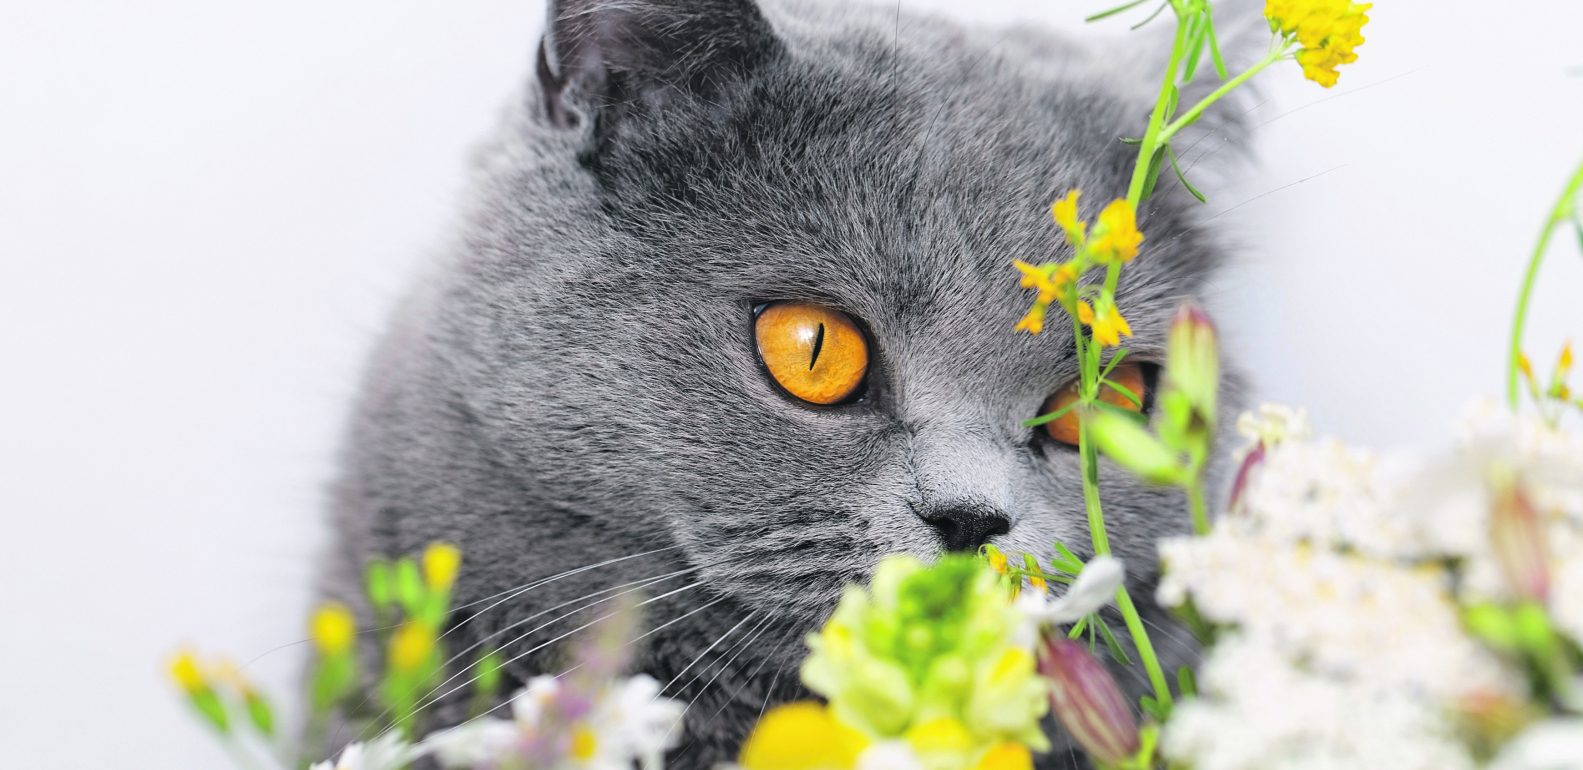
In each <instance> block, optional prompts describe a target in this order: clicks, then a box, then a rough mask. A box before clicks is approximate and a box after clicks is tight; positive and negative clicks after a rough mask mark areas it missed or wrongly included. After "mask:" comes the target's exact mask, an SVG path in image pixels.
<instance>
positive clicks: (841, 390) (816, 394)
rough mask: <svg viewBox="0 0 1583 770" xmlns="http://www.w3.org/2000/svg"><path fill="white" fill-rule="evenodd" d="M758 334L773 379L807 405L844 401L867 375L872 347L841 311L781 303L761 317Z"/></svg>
mask: <svg viewBox="0 0 1583 770" xmlns="http://www.w3.org/2000/svg"><path fill="white" fill-rule="evenodd" d="M754 334H755V335H756V336H757V337H758V346H759V357H760V358H762V359H763V360H764V366H765V367H766V368H768V369H769V371H770V376H772V377H774V378H775V381H776V382H778V383H780V385H781V387H783V388H785V389H786V391H787V392H788V393H791V394H792V395H794V396H796V397H798V398H800V399H802V400H804V401H808V402H810V403H814V404H835V403H839V402H841V401H844V400H846V399H847V398H849V397H850V396H851V395H852V394H853V393H854V392H856V391H857V389H858V386H860V385H862V384H863V376H864V375H865V374H867V373H868V342H867V341H865V340H864V339H863V332H862V330H860V329H858V328H857V324H854V323H852V319H850V318H848V317H847V316H846V314H845V313H842V312H841V311H839V310H832V309H830V308H827V307H821V306H819V305H810V304H806V303H801V302H779V303H776V304H774V305H770V306H769V307H767V308H765V309H764V312H762V313H759V317H758V322H757V323H756V325H755V326H754Z"/></svg>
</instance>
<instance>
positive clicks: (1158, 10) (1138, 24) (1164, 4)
mask: <svg viewBox="0 0 1583 770" xmlns="http://www.w3.org/2000/svg"><path fill="white" fill-rule="evenodd" d="M1168 5H1170V2H1168V1H1167V2H1164V3H1160V7H1159V8H1156V9H1154V13H1151V14H1149V17H1148V18H1146V19H1144V20H1143V21H1140V22H1138V23H1137V24H1134V25H1132V27H1131V29H1138V28H1140V27H1142V26H1143V25H1145V24H1148V23H1149V22H1151V21H1154V17H1156V16H1159V15H1160V12H1161V11H1164V10H1165V8H1166V6H1168Z"/></svg>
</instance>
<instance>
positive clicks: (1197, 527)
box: [1187, 471, 1209, 537]
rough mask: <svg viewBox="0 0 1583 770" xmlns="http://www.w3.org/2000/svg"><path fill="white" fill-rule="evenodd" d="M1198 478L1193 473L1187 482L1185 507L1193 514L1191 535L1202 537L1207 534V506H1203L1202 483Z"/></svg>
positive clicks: (1198, 476) (1198, 475) (1199, 474)
mask: <svg viewBox="0 0 1583 770" xmlns="http://www.w3.org/2000/svg"><path fill="white" fill-rule="evenodd" d="M1200 476H1201V473H1200V472H1197V471H1195V472H1194V473H1193V477H1192V479H1191V480H1190V481H1188V482H1187V507H1188V509H1189V510H1191V511H1192V512H1193V534H1195V535H1198V536H1200V537H1202V536H1204V535H1207V534H1209V506H1207V505H1205V504H1204V481H1203V479H1202V478H1200Z"/></svg>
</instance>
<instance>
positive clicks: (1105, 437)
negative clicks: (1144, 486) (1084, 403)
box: [1085, 411, 1187, 484]
mask: <svg viewBox="0 0 1583 770" xmlns="http://www.w3.org/2000/svg"><path fill="white" fill-rule="evenodd" d="M1085 419H1087V420H1089V429H1090V431H1091V434H1092V435H1093V437H1094V442H1095V443H1096V444H1098V446H1099V450H1100V451H1101V452H1104V453H1105V456H1106V457H1109V458H1110V459H1111V460H1114V461H1115V462H1116V464H1117V465H1120V466H1121V467H1123V468H1126V469H1127V470H1129V471H1132V472H1133V473H1136V474H1138V475H1139V476H1142V477H1143V479H1144V480H1145V481H1149V482H1151V483H1154V484H1180V483H1182V482H1183V481H1184V480H1186V478H1187V470H1186V468H1185V467H1183V465H1182V462H1181V459H1180V458H1179V457H1178V454H1177V452H1176V451H1174V450H1172V449H1171V448H1170V447H1167V446H1166V445H1165V444H1164V443H1162V442H1161V441H1160V440H1159V439H1157V438H1155V437H1154V434H1152V433H1150V432H1149V431H1147V430H1145V429H1144V428H1143V426H1141V425H1139V424H1138V423H1136V422H1134V421H1133V420H1131V419H1128V418H1126V417H1122V416H1120V415H1117V414H1113V413H1111V412H1099V411H1096V412H1093V413H1092V414H1089V415H1087V416H1086V417H1085Z"/></svg>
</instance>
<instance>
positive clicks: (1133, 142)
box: [1121, 136, 1143, 147]
mask: <svg viewBox="0 0 1583 770" xmlns="http://www.w3.org/2000/svg"><path fill="white" fill-rule="evenodd" d="M1121 143H1122V144H1125V145H1128V146H1131V147H1137V146H1138V145H1140V144H1143V140H1142V139H1128V138H1127V137H1125V136H1124V137H1121Z"/></svg>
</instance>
